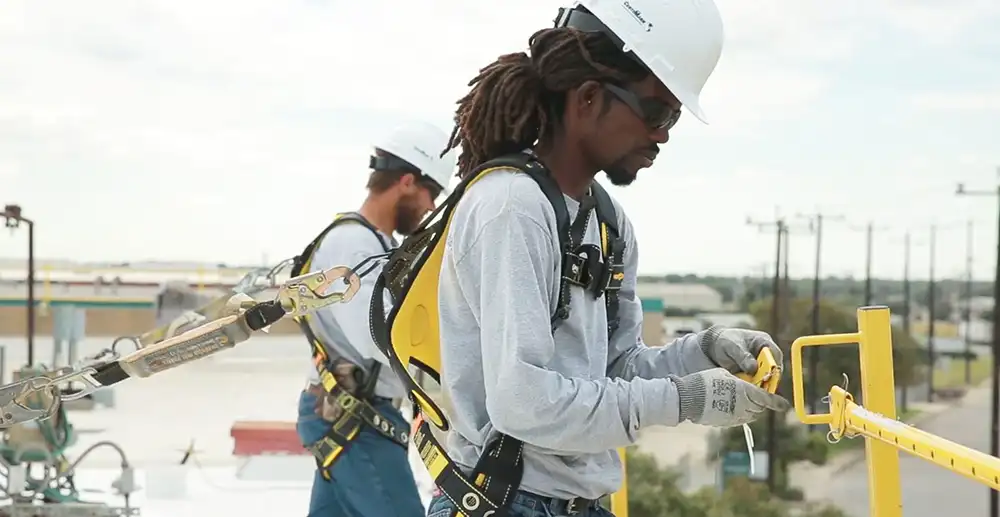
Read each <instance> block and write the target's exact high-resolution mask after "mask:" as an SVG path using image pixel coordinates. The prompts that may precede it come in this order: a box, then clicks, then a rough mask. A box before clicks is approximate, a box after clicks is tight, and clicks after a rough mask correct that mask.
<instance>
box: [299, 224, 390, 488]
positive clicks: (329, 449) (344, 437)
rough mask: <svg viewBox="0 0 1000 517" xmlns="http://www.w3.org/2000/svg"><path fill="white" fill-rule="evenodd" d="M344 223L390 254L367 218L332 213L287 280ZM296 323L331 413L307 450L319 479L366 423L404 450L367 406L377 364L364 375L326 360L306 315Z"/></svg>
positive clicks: (341, 360)
mask: <svg viewBox="0 0 1000 517" xmlns="http://www.w3.org/2000/svg"><path fill="white" fill-rule="evenodd" d="M348 222H354V223H358V224H361V225H362V226H364V227H365V228H367V229H369V230H371V232H372V233H373V234H374V235H375V237H376V238H377V239H378V241H379V243H380V244H381V245H382V249H383V251H386V252H387V251H389V249H390V248H389V247H388V246H387V245H386V243H385V241H384V240H383V239H382V236H381V235H380V234H379V232H378V229H377V228H375V226H373V225H372V224H371V223H370V222H369V221H368V220H367V219H365V218H364V216H362V215H361V214H358V213H356V212H344V213H340V214H337V215H336V216H335V217H334V220H333V222H332V223H330V225H329V226H327V227H326V229H324V230H323V231H322V232H321V233H320V234H319V235H317V236H316V238H315V239H313V240H312V242H310V243H309V245H308V246H306V248H305V249H304V250H303V251H302V253H300V254H299V255H298V256H297V257H295V259H294V262H293V264H292V271H291V276H293V277H295V276H298V275H301V274H304V273H308V272H309V266H310V265H311V263H312V259H313V255H314V254H315V253H316V249H317V248H318V247H319V245H320V243H321V242H323V238H324V237H326V235H327V234H328V233H330V231H331V230H333V229H334V228H336V227H337V226H338V225H340V224H343V223H348ZM294 319H295V322H296V323H298V324H299V327H300V328H301V329H302V333H303V334H305V336H306V339H308V340H309V345H310V348H311V349H312V356H313V363H314V364H315V366H316V370H317V371H318V372H319V379H320V382H321V384H322V386H323V389H324V390H325V391H326V392H327V400H326V401H323V403H324V404H328V406H327V407H330V408H331V411H329V412H326V411H324V413H328V414H324V417H325V418H328V419H329V420H330V424H331V425H330V430H329V431H328V432H327V434H326V435H325V436H324V437H323V438H321V439H320V440H319V441H317V442H315V443H313V444H312V445H310V446H309V447H308V449H309V450H310V452H312V454H313V456H315V457H316V464H317V466H318V467H319V471H320V473H321V474H322V476H323V478H324V479H325V480H327V481H330V473H329V467H330V466H331V465H333V463H334V462H335V461H336V460H337V458H339V457H340V454H341V453H343V452H344V451H345V450H346V449H347V446H348V445H349V444H350V442H351V441H352V440H354V438H356V437H357V436H358V433H360V432H361V426H362V425H363V424H367V425H369V426H370V427H372V428H373V429H375V430H376V431H378V432H379V433H380V434H381V435H383V436H385V437H386V438H388V439H390V440H392V441H393V442H395V443H397V444H399V445H400V446H402V447H404V448H406V447H408V446H409V436H408V435H407V430H406V429H405V428H398V427H397V426H396V425H394V424H393V423H392V422H391V421H390V420H389V419H387V418H385V417H383V416H382V415H380V414H379V413H378V411H376V410H375V408H374V407H372V405H371V403H370V402H369V400H370V399H371V397H372V396H373V394H374V392H375V383H376V381H377V380H378V374H379V370H380V369H381V366H382V365H381V363H379V362H377V361H372V363H373V364H372V365H371V368H370V372H369V373H368V374H367V375H365V372H364V370H362V369H361V368H360V367H358V366H357V365H355V364H353V363H352V362H350V361H348V360H347V359H345V358H343V357H339V356H334V355H331V354H330V353H329V352H328V350H327V348H326V347H325V346H323V343H322V341H320V339H319V338H318V337H317V336H316V334H315V333H314V332H313V330H312V328H310V326H309V316H308V315H306V316H301V317H296V318H294Z"/></svg>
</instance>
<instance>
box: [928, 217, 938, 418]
mask: <svg viewBox="0 0 1000 517" xmlns="http://www.w3.org/2000/svg"><path fill="white" fill-rule="evenodd" d="M936 236H937V226H936V225H933V224H932V225H931V266H930V272H929V273H928V280H927V290H928V291H927V364H929V365H930V371H929V374H928V375H927V402H934V359H935V357H934V320H936V319H937V315H936V313H935V311H934V306H935V305H936V303H937V300H936V299H935V298H936V297H935V296H934V295H935V291H937V285H936V284H935V283H934V257H935V255H937V253H936V251H937V249H936V246H935V238H936Z"/></svg>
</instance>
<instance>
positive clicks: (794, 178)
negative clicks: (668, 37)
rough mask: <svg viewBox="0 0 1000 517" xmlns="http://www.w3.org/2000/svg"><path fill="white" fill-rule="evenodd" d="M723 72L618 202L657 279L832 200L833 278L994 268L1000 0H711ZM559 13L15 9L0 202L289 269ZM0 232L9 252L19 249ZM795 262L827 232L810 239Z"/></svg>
mask: <svg viewBox="0 0 1000 517" xmlns="http://www.w3.org/2000/svg"><path fill="white" fill-rule="evenodd" d="M718 3H719V6H720V9H721V11H722V14H723V18H724V21H725V29H726V43H725V47H724V50H723V55H722V60H721V61H720V63H719V66H718V68H717V69H716V73H715V74H714V76H713V77H712V78H711V79H710V81H709V83H708V86H707V87H706V88H705V91H704V93H703V97H702V98H703V106H704V108H705V110H706V112H707V113H708V116H709V117H710V121H711V124H710V125H703V124H701V123H699V122H698V121H697V120H695V119H694V117H692V116H690V115H688V116H685V117H683V118H682V119H681V123H680V124H678V126H677V127H676V129H675V130H674V131H673V134H672V138H671V141H670V143H669V144H668V145H667V146H666V147H665V148H664V152H663V153H661V155H660V158H659V160H658V163H657V165H656V166H655V167H653V168H652V169H648V170H645V171H642V172H641V173H640V178H639V180H638V181H637V182H636V183H635V184H634V185H633V186H632V187H629V188H625V189H618V188H615V189H613V194H614V195H615V196H617V197H618V198H619V199H620V200H621V201H622V202H623V203H624V205H625V206H626V208H627V212H628V214H629V216H630V218H631V219H632V221H633V223H634V224H635V226H636V227H637V231H638V234H639V238H640V249H641V260H640V269H641V270H642V272H645V273H659V272H698V273H703V274H704V273H733V274H746V273H752V272H755V271H757V272H759V271H760V269H761V268H762V267H763V266H764V265H765V264H766V263H767V262H768V261H771V260H773V259H772V258H771V257H772V256H773V251H772V250H773V247H774V237H773V236H772V234H771V233H766V234H765V233H762V232H761V231H760V230H758V229H756V228H754V227H751V226H747V224H746V219H747V217H748V216H751V217H754V218H757V219H760V220H768V219H773V218H774V216H775V213H776V211H779V210H780V213H781V214H785V215H794V214H796V213H803V212H814V211H816V210H821V211H824V212H826V213H828V214H830V215H843V216H845V217H846V218H847V219H848V222H849V223H851V224H850V225H849V224H848V222H830V223H828V224H827V225H826V227H825V232H824V234H825V239H824V252H823V263H824V271H825V272H827V273H831V274H846V273H853V274H856V275H861V274H863V268H864V242H865V241H864V234H863V232H860V231H856V230H853V229H852V226H851V225H853V226H854V227H860V226H862V225H864V224H865V223H867V221H869V220H875V221H876V223H877V225H879V229H878V231H877V233H876V239H875V244H876V246H875V261H874V264H875V265H874V270H875V273H876V274H877V275H880V276H895V277H898V276H900V274H901V267H902V256H903V251H902V250H903V246H902V236H903V234H904V232H905V231H906V230H907V229H910V230H912V231H913V232H914V241H915V244H916V245H915V246H914V251H913V253H914V259H913V267H914V270H915V274H916V275H926V270H927V266H928V258H929V251H928V248H927V246H926V243H927V237H928V234H929V227H930V225H931V224H932V223H934V222H937V223H938V224H939V225H941V226H942V229H941V230H940V233H939V235H938V254H937V256H938V262H939V265H938V274H939V276H957V275H959V274H961V272H962V271H963V269H964V253H965V221H966V220H968V219H970V218H971V219H973V220H974V221H975V223H976V235H977V239H976V240H975V271H976V275H977V276H978V277H981V278H984V279H985V278H988V277H990V276H991V275H992V268H993V261H994V252H993V251H992V250H993V248H994V246H995V243H996V238H995V234H996V222H995V219H996V217H995V213H996V200H995V199H992V198H986V197H983V198H957V197H956V196H954V195H953V193H954V189H955V183H956V182H958V181H965V182H967V183H968V184H969V185H970V186H974V187H977V188H979V187H981V188H986V189H993V188H995V186H996V181H997V178H996V166H997V165H1000V130H998V129H1000V32H997V31H996V27H998V26H1000V2H997V1H996V0H951V1H948V2H945V1H942V0H879V1H878V2H870V1H864V0H840V1H837V2H828V1H820V0H799V1H794V2H793V1H790V0H753V1H749V0H718ZM560 5H561V2H560V1H558V0H505V1H503V2H469V1H459V0H421V1H419V2H412V1H411V2H402V1H399V0H367V1H365V2H345V1H342V0H269V1H265V0H239V1H235V0H211V1H205V0H198V1H194V0H127V1H126V0H119V1H109V0H91V1H87V2H80V1H76V0H73V1H70V0H58V1H46V0H8V1H7V2H5V3H4V9H3V11H4V12H3V14H2V15H0V201H2V202H5V203H10V202H16V203H20V204H21V205H22V206H23V208H24V213H25V215H27V216H30V217H32V218H33V219H35V220H36V221H37V225H38V231H37V249H38V254H39V256H41V257H53V258H77V259H79V260H121V261H126V260H144V259H159V260H174V259H177V260H206V261H219V262H228V263H259V262H261V261H262V260H264V258H265V257H266V258H267V260H269V261H276V260H279V259H281V258H284V257H286V256H291V255H293V254H295V253H297V252H298V251H300V249H301V247H302V246H303V244H304V243H305V242H307V241H308V240H309V239H310V238H311V237H312V236H313V234H314V233H315V232H316V231H318V230H319V229H321V228H322V227H323V226H324V225H325V224H326V222H327V220H328V218H329V217H330V216H331V215H332V214H333V213H334V212H336V211H339V210H348V209H354V208H356V207H357V206H358V204H359V203H360V201H361V200H362V199H363V196H364V189H363V185H364V180H365V177H366V175H367V169H366V166H367V159H368V156H369V152H370V146H369V144H370V141H371V139H372V138H374V137H375V136H377V135H378V134H379V132H380V131H384V130H386V129H388V128H390V127H392V125H393V124H395V123H396V122H399V121H401V120H404V119H406V118H423V119H427V120H430V121H432V122H435V123H437V124H439V125H440V126H441V127H442V129H447V130H450V128H451V117H452V113H453V109H454V101H455V100H456V99H458V98H459V97H460V96H461V95H462V94H463V93H464V92H465V91H466V88H467V87H466V83H467V82H468V80H469V79H471V78H472V77H473V76H474V75H475V73H476V71H477V69H478V68H480V67H481V66H484V65H486V64H488V63H489V62H491V61H492V60H493V59H495V58H496V57H497V56H498V55H499V54H502V53H507V52H511V51H516V50H521V49H523V48H524V47H525V46H526V45H527V38H528V36H529V35H530V34H531V33H532V32H533V31H535V30H537V29H540V28H544V27H546V26H549V25H550V24H551V20H552V19H553V18H554V16H555V14H556V10H557V8H558V7H559V6H560ZM24 242H25V241H24V237H23V233H19V234H15V236H13V237H11V236H9V235H8V234H7V233H3V234H0V257H17V256H23V255H24V254H25V244H24ZM791 255H792V272H793V274H795V275H806V274H809V273H810V272H811V270H812V261H813V258H814V241H813V237H812V236H810V235H808V234H807V233H804V232H799V233H796V234H795V235H793V241H792V253H791Z"/></svg>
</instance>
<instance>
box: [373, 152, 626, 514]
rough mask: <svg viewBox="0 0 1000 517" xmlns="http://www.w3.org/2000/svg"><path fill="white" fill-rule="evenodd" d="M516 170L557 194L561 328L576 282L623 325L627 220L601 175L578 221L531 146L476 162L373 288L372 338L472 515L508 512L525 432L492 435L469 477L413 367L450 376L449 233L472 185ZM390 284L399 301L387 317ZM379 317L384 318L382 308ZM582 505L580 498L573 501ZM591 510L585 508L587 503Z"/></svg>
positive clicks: (419, 443) (423, 451)
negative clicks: (444, 365) (597, 238)
mask: <svg viewBox="0 0 1000 517" xmlns="http://www.w3.org/2000/svg"><path fill="white" fill-rule="evenodd" d="M504 169H506V170H510V169H516V170H518V171H521V172H523V173H525V174H527V175H528V176H530V177H531V178H532V179H533V180H535V182H536V183H537V184H538V186H539V188H541V190H542V192H543V193H544V194H545V197H546V198H548V200H549V203H551V205H552V207H553V209H554V210H555V214H556V221H557V223H558V228H559V245H560V249H561V250H562V258H561V262H562V264H561V267H560V270H561V271H562V275H561V279H560V285H559V297H558V301H557V304H556V310H555V312H554V314H553V315H552V329H553V331H554V330H555V328H556V327H557V326H558V325H559V324H560V323H561V322H562V321H564V320H566V318H568V317H569V307H570V294H571V286H578V287H581V288H583V289H584V290H585V292H589V293H590V295H592V296H594V297H595V298H599V297H601V296H603V297H604V300H605V304H606V307H607V315H608V336H609V337H610V336H611V334H612V333H613V332H614V331H615V330H616V329H617V328H618V323H619V316H618V305H619V304H618V291H619V290H620V288H621V284H622V280H623V279H624V276H625V274H624V265H623V255H624V252H625V245H624V240H622V239H621V237H620V235H619V229H618V218H617V214H616V212H615V207H614V204H613V202H612V201H611V198H610V196H608V194H607V192H606V191H605V190H604V189H603V188H601V186H600V185H599V184H598V183H597V182H596V181H595V182H594V183H593V184H592V185H591V189H590V192H589V193H588V195H586V196H584V198H583V199H582V200H581V203H580V210H579V212H578V214H577V216H576V219H575V220H573V221H572V222H571V221H570V217H569V211H568V209H567V206H566V200H565V198H564V197H563V193H562V191H561V190H560V189H559V186H558V184H556V182H555V180H554V179H553V178H552V176H551V174H550V173H549V171H548V169H546V168H545V166H544V165H543V164H542V163H541V162H540V161H538V159H537V158H536V157H535V156H534V155H533V154H531V153H530V152H523V153H518V154H513V155H510V156H504V157H501V158H498V159H495V160H491V161H489V162H487V163H485V164H483V165H482V166H480V167H478V168H477V169H476V170H474V171H472V173H471V174H469V175H468V176H467V177H466V178H465V179H464V180H463V181H462V182H461V183H460V184H459V185H458V186H457V187H456V188H455V190H454V191H453V192H452V193H451V195H449V196H448V198H447V199H446V200H445V201H444V202H443V203H442V204H441V205H440V206H439V207H438V208H437V209H436V210H435V211H434V213H432V214H431V215H430V216H429V217H427V218H426V219H425V220H424V222H423V224H422V225H421V227H420V228H419V229H418V230H417V231H416V232H415V233H414V234H413V235H411V236H409V237H408V238H407V239H406V240H404V241H403V242H402V244H401V245H400V246H399V248H397V249H396V250H395V251H393V252H392V254H391V255H390V256H389V260H388V262H387V263H386V265H385V266H384V267H383V269H382V274H381V275H380V276H379V278H378V280H377V281H376V284H375V295H374V296H372V306H371V324H372V337H373V338H374V340H375V343H376V344H377V345H378V346H379V348H380V349H381V350H382V352H383V353H385V354H386V356H387V357H388V358H389V364H390V365H391V367H392V369H393V371H394V372H395V373H396V375H397V376H399V377H400V379H402V381H403V382H404V384H405V385H406V387H407V389H408V391H409V396H410V398H411V399H412V401H413V402H414V405H415V406H416V407H419V409H420V412H421V414H420V417H419V418H417V419H416V420H415V421H414V424H413V427H412V429H413V442H414V444H415V445H416V447H417V450H418V451H419V453H420V458H421V460H422V461H423V463H424V465H425V466H426V467H427V469H428V471H429V472H430V475H431V477H432V478H433V479H434V483H435V484H436V485H437V487H438V488H439V489H440V491H441V492H443V493H444V494H445V495H446V496H447V497H448V498H449V499H450V500H451V501H452V502H453V503H454V504H455V506H456V507H457V508H458V510H457V511H456V512H457V513H456V515H458V516H465V517H504V516H506V515H507V508H508V505H509V503H510V501H511V499H512V497H513V495H514V493H515V492H516V491H517V490H518V487H519V486H520V484H521V476H522V473H523V468H524V466H523V463H522V458H521V450H522V447H523V444H522V442H521V441H520V440H517V439H515V438H512V437H510V436H507V435H500V436H498V437H497V438H496V439H494V440H492V441H491V442H490V443H488V444H486V446H485V448H484V451H483V454H482V456H481V457H480V459H479V461H478V462H477V464H476V466H475V468H474V469H473V472H472V474H471V476H466V475H465V474H464V473H463V472H462V471H461V470H460V469H459V467H458V466H457V465H456V464H455V462H454V461H453V460H452V459H451V458H450V457H449V456H448V454H447V453H446V452H445V450H444V448H443V447H442V446H441V444H440V443H439V441H438V440H437V439H436V438H435V437H434V435H433V434H432V433H431V428H430V426H429V425H428V423H427V421H426V420H430V421H431V422H432V423H433V424H434V425H435V426H436V427H438V428H439V429H441V430H442V431H447V430H448V429H449V427H450V426H449V423H448V420H447V418H446V417H445V415H444V412H443V411H442V410H441V408H440V406H438V404H437V403H436V402H434V401H433V400H432V399H431V397H430V396H429V395H428V394H427V393H426V392H425V391H424V389H423V388H422V387H421V386H420V384H419V382H418V381H417V380H416V378H415V377H414V376H413V374H411V372H410V371H409V369H408V366H410V365H412V366H414V367H416V368H417V369H419V370H422V371H424V372H426V373H427V374H428V375H429V376H431V377H432V378H434V379H435V380H436V381H437V382H438V383H440V380H441V377H440V372H441V355H440V329H439V326H438V325H439V323H438V321H439V320H438V296H437V293H438V275H439V272H440V270H441V261H442V257H443V256H444V248H445V246H444V242H445V241H446V239H447V235H448V231H449V224H450V223H451V217H452V214H453V212H454V209H455V206H456V205H457V204H458V200H459V199H461V197H462V195H463V194H464V193H465V192H466V190H467V189H468V188H469V187H471V186H472V185H473V184H475V183H476V182H477V181H479V180H480V179H481V178H483V177H485V176H486V175H487V174H489V173H491V172H494V171H498V170H504ZM591 210H596V212H597V221H598V224H599V225H600V235H601V246H600V247H598V246H594V245H590V244H582V241H583V238H584V235H585V234H586V231H587V225H588V223H589V221H590V213H591ZM383 289H388V290H389V292H390V293H391V294H392V295H393V299H394V300H395V304H394V306H393V308H392V310H391V312H390V313H389V315H388V317H387V318H382V315H384V314H385V312H384V302H383V297H382V296H380V294H381V293H382V290H383ZM376 316H378V317H376ZM568 510H569V511H570V512H572V511H573V508H572V504H570V508H569V509H568ZM578 510H582V508H578Z"/></svg>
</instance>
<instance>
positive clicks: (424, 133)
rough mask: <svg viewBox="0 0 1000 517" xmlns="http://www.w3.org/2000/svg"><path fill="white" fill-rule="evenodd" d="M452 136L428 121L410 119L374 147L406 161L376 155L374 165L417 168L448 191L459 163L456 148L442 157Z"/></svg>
mask: <svg viewBox="0 0 1000 517" xmlns="http://www.w3.org/2000/svg"><path fill="white" fill-rule="evenodd" d="M448 136H449V135H448V134H447V133H445V132H444V131H442V130H441V128H439V127H437V126H435V125H433V124H429V123H427V122H409V123H407V124H404V125H401V126H399V127H396V128H395V129H393V130H392V131H391V132H390V133H389V134H387V135H385V136H384V137H383V138H382V139H381V140H378V141H377V142H375V145H374V147H375V149H379V150H382V151H385V152H386V153H389V154H390V155H392V156H393V157H395V158H397V159H398V160H402V161H403V162H405V163H392V162H393V161H394V160H392V159H391V158H389V159H379V158H378V157H372V160H371V167H372V168H373V169H393V168H403V169H415V170H414V172H419V173H420V174H421V175H423V176H424V177H426V178H428V179H430V180H433V181H434V183H437V184H438V186H440V187H441V190H442V191H444V190H445V189H446V188H447V187H448V183H449V180H450V179H451V177H452V175H454V172H455V163H456V160H455V151H454V149H452V150H450V151H448V153H447V154H445V155H444V156H443V157H442V156H441V151H443V150H444V148H445V147H447V146H448ZM407 165H409V167H407Z"/></svg>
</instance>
